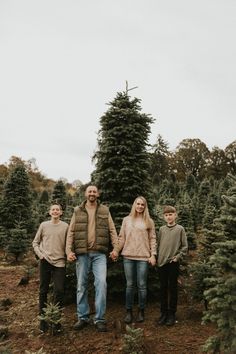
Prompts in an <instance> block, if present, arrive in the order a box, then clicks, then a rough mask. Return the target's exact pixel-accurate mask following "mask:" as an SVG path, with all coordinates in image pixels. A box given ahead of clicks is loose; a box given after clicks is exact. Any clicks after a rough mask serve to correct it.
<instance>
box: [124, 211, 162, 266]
mask: <svg viewBox="0 0 236 354" xmlns="http://www.w3.org/2000/svg"><path fill="white" fill-rule="evenodd" d="M119 250H122V252H121V254H122V256H124V257H126V258H129V259H136V260H144V261H147V260H148V258H150V257H151V256H153V255H156V233H155V227H154V222H153V221H152V227H151V228H150V229H147V227H146V225H145V223H144V222H143V221H140V220H139V219H137V220H136V219H132V218H131V216H126V217H125V218H124V219H123V222H122V225H121V229H120V234H119Z"/></svg>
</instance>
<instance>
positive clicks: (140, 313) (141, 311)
mask: <svg viewBox="0 0 236 354" xmlns="http://www.w3.org/2000/svg"><path fill="white" fill-rule="evenodd" d="M143 321H144V309H139V310H138V317H137V322H143Z"/></svg>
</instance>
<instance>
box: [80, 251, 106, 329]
mask: <svg viewBox="0 0 236 354" xmlns="http://www.w3.org/2000/svg"><path fill="white" fill-rule="evenodd" d="M91 270H92V272H93V275H94V287H95V318H94V322H95V323H96V322H103V321H105V312H106V295H107V282H106V277H107V259H106V255H105V254H103V253H99V252H89V253H86V254H82V255H79V256H78V257H77V261H76V276H77V314H78V318H79V319H82V320H84V321H88V320H89V314H90V308H89V303H88V276H89V272H90V271H91Z"/></svg>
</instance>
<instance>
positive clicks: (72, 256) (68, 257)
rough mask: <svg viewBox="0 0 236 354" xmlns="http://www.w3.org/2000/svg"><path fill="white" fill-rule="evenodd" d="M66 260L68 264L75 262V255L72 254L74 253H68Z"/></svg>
mask: <svg viewBox="0 0 236 354" xmlns="http://www.w3.org/2000/svg"><path fill="white" fill-rule="evenodd" d="M67 260H68V261H69V262H73V261H75V260H76V255H75V253H74V252H70V253H69V254H68V256H67Z"/></svg>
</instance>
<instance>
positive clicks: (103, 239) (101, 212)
mask: <svg viewBox="0 0 236 354" xmlns="http://www.w3.org/2000/svg"><path fill="white" fill-rule="evenodd" d="M85 203H86V202H83V203H82V204H81V205H80V206H78V207H76V208H75V210H74V212H75V236H74V252H75V253H76V254H77V255H78V254H82V253H87V252H88V248H87V242H88V229H87V228H88V213H87V211H86V208H85ZM108 216H109V209H108V207H107V206H105V205H101V204H98V207H97V210H96V214H95V218H96V220H95V225H96V226H95V227H96V229H95V232H96V241H95V242H96V244H95V249H96V250H97V251H98V252H102V253H107V252H108V247H109V223H108Z"/></svg>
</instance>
